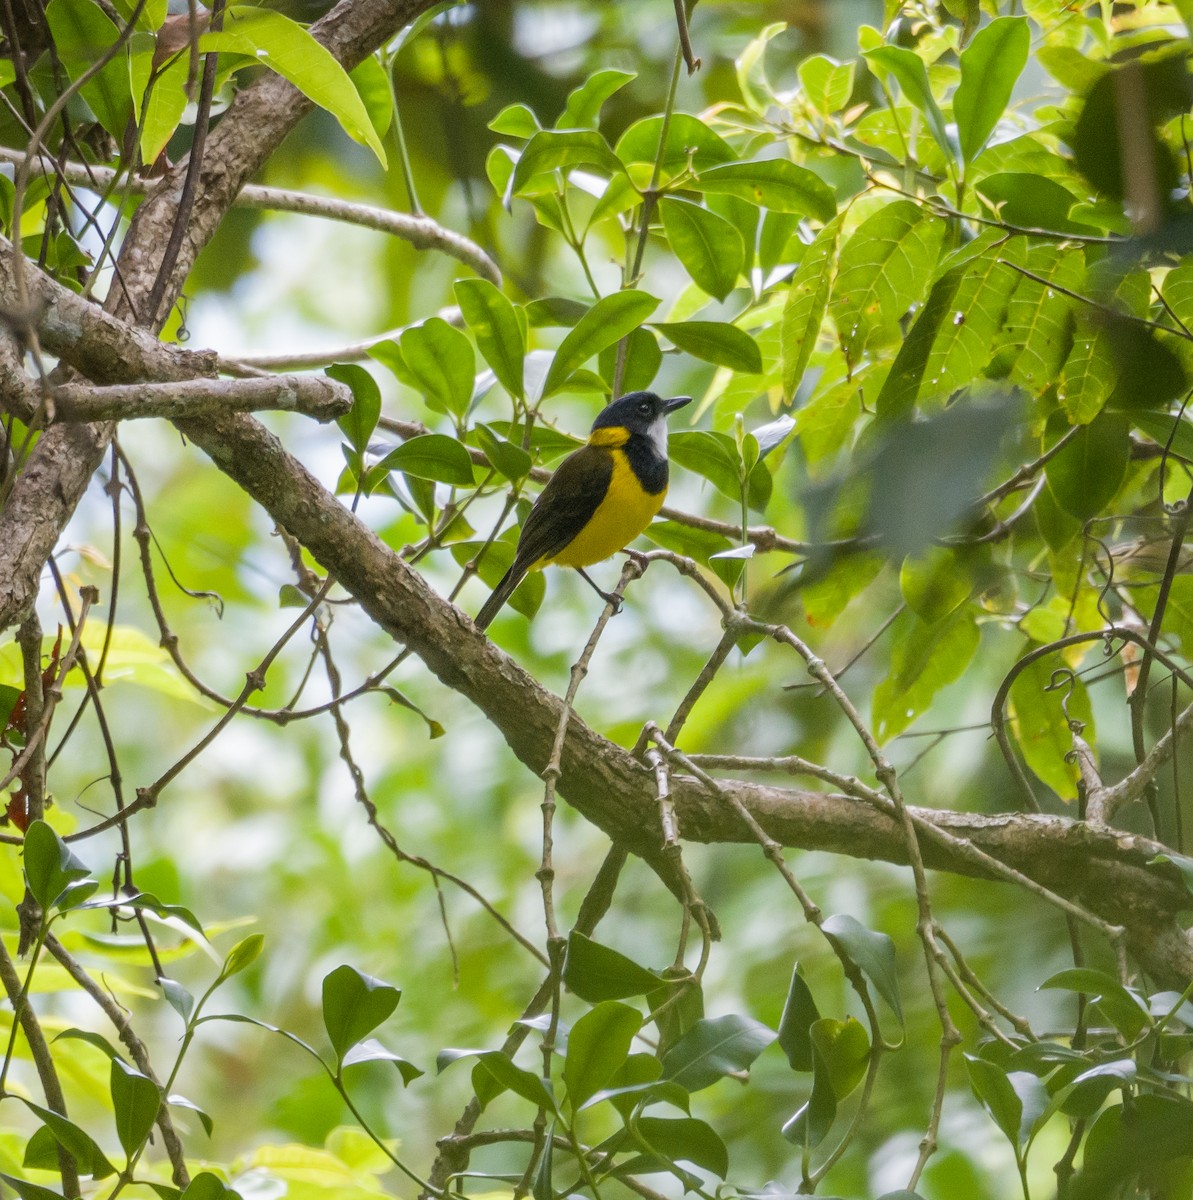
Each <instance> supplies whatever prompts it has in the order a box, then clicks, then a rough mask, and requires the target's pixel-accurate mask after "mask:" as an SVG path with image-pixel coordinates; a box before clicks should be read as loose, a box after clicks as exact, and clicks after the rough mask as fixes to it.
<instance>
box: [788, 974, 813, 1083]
mask: <svg viewBox="0 0 1193 1200" xmlns="http://www.w3.org/2000/svg"><path fill="white" fill-rule="evenodd" d="M818 1020H820V1012H819V1010H818V1009H817V1008H816V1001H815V1000H814V999H813V997H812V992H811V989H810V988H809V987H808V985H807V983H806V982H805V981H804V977H803V976H802V975H801V974H800V971H799V964H798V963H796V965H795V970H794V971H792V972H791V983H790V985H789V986H788V988H787V1003H786V1004H784V1005H783V1016H782V1017H781V1018H780V1020H779V1046H780V1048H781V1049H782V1051H783V1053H784V1054H786V1055H787V1061H788V1062H789V1063H790V1064H791V1069H792V1070H793V1071H810V1070H811V1069H812V1061H813V1060H812V1037H811V1034H810V1032H809V1031H810V1030H811V1028H812V1023H813V1022H814V1021H818Z"/></svg>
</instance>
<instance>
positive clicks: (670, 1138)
mask: <svg viewBox="0 0 1193 1200" xmlns="http://www.w3.org/2000/svg"><path fill="white" fill-rule="evenodd" d="M634 1128H635V1131H636V1132H637V1134H638V1136H639V1137H640V1138H641V1139H642V1140H643V1141H644V1142H645V1143H646V1144H647V1145H648V1146H649V1147H650V1149H651V1150H652V1151H653V1152H654V1154H655V1155H656V1156H658V1158H659V1159H660V1166H659V1167H658V1168H656V1169H666V1166H667V1165H668V1164H670V1163H674V1162H690V1163H692V1164H693V1165H694V1166H697V1167H702V1168H703V1169H704V1170H706V1171H711V1172H712V1173H713V1174H714V1175H716V1176H717V1177H718V1178H720V1179H724V1178H725V1176H726V1175H727V1174H728V1173H729V1151H728V1150H726V1149H725V1143H724V1142H723V1141H721V1138H720V1136H719V1135H718V1134H717V1132H716V1131H715V1130H714V1129H713V1128H712V1126H711V1125H709V1124H707V1123H706V1122H704V1121H699V1120H697V1119H696V1118H695V1117H672V1118H664V1117H639V1118H638V1120H637V1121H636V1122H635V1123H634ZM621 1169H622V1170H623V1171H624V1172H625V1173H626V1174H630V1173H631V1172H632V1171H634V1170H637V1171H642V1170H646V1169H649V1165H639V1166H637V1167H635V1166H634V1163H632V1162H631V1163H628V1164H626V1166H625V1167H623V1168H621Z"/></svg>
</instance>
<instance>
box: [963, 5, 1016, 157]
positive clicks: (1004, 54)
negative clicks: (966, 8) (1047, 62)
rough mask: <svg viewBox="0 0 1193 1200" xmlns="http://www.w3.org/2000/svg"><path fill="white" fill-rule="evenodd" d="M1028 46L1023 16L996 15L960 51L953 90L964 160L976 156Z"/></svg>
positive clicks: (999, 113)
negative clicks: (958, 77)
mask: <svg viewBox="0 0 1193 1200" xmlns="http://www.w3.org/2000/svg"><path fill="white" fill-rule="evenodd" d="M1030 49H1031V30H1030V28H1029V27H1028V23H1027V18H1026V17H996V18H995V19H994V20H993V21H991V22H990V24H989V25H987V26H986V28H985V29H982V30H980V31H979V32H978V34H977V36H976V37H975V38H974V39H973V41H972V42H970V44H969V46H968V47H967V48H966V49H965V50H963V51H962V52H961V83H960V84H959V85H958V87H957V91H956V92H955V93H954V94H953V116H954V117H955V118H956V121H957V136H958V138H959V140H960V142H961V156H962V158H964V159H965V162H966V163H971V162H973V160H974V159H975V158H977V156H978V155H979V154H980V153H981V151H982V148H983V147H984V146H985V145H986V142H987V141H988V140H989V138H990V135H991V133H993V132H994V127H995V126H996V125H997V124H998V120H999V118H1000V117H1001V116H1002V114H1003V111H1004V109H1005V108H1006V107H1007V105H1008V104H1009V103H1010V100H1011V92H1012V91H1013V90H1014V87H1015V81H1016V80H1017V79H1018V78H1019V76H1020V75H1021V74H1022V73H1023V68H1024V67H1025V66H1026V65H1027V55H1028V51H1029V50H1030Z"/></svg>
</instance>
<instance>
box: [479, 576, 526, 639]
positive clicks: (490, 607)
mask: <svg viewBox="0 0 1193 1200" xmlns="http://www.w3.org/2000/svg"><path fill="white" fill-rule="evenodd" d="M525 575H526V565H525V564H524V563H520V562H518V561H517V560H516V559H515V561H514V565H513V566H512V567H510V569H509V570H508V571H506V573H505V574H504V575H502V577H501V580H500V582H499V583H498V584H497V586H496V587H495V588H494V589H493V594H492V595H491V596H490V597H489V598H488V600H486V601H485V603H484V607H483V608H482V609H481V610H480V612H478V613H477V614H476V616H475V617H474V618H473V624H474V625H476V627H477V629H488V628H489V622H490V621H492V620H493V618H494V617H495V616H496V615H497V614H498V613H499V612H500V611H501V607H502V605H503V604H505V602H506V601H507V600H508V599H509V598H510V597H511V596H512V595H513V594H514V589H515V588H516V587H517V586H518V584H520V583H521V582H522V580H523V578H524V577H525Z"/></svg>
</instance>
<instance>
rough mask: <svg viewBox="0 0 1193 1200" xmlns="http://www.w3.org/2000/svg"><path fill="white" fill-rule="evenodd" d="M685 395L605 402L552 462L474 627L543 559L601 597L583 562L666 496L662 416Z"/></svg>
mask: <svg viewBox="0 0 1193 1200" xmlns="http://www.w3.org/2000/svg"><path fill="white" fill-rule="evenodd" d="M691 400H692V397H691V396H674V397H672V398H671V399H669V400H664V399H662V398H661V397H659V396H656V395H655V394H654V392H629V393H627V394H626V395H624V396H622V397H621V398H620V399H619V400H614V401H613V403H612V404H609V405H606V407H605V409H604V410H603V411H602V412H601V414H600V416H598V417H597V419H596V420H595V421H594V422H593V423H592V432H591V433H590V434H589V436H588V442H587V443H586V444H585V445H583V446H581V447H580V449H579V450H575V451H573V452H572V453H571V454H569V455H568V456H567V458H565V459H564V460H563V462H561V463H560V464H559V467H558V469H557V470H556V472H555V474H554V475H552V476H551V478H550V479H549V480H548V482H547V486H546V487H545V488H543V490H542V491H541V492H540V493H539V496H538V499H537V500H536V501H535V502H534V506H533V508H531V510H530V514H529V515H528V516H527V518H526V520H525V522H524V523H523V525H522V532H521V534H520V535H519V537H518V548H517V550H516V551H515V552H514V561H513V565H512V566H511V567H510V569H509V570H508V571H506V573H505V574H504V575H503V576H502V577H501V580H500V582H499V583H498V584H497V586H496V587H495V588H494V589H493V594H492V595H491V596H490V597H489V599H488V600H486V601H485V604H484V607H483V608H482V609H481V610H480V612H479V613H477V615H476V622H475V623H476V626H477V628H478V629H486V628H488V625H489V622H490V621H492V620H493V618H494V617H495V616H496V615H497V613H498V612H499V611H500V609H501V606H502V605H503V604H504V603H505V602H506V601H507V600H508V599H509V598H510V596H511V595H512V594H513V591H514V589H515V588H516V587H517V586H518V584H520V583H521V582H522V580H523V578H524V577H525V576H526V573H527V571H537V570H540V569H541V568H542V567H545V566H547V565H548V564H555V565H556V566H561V567H574V568H575V569H576V570H577V571H579V572H580V574H581V575H582V576H583V577H584V579H585V580H586V581H587V582H588V583H589V584H590V585H591V586H592V587H593V589H594V590H595V591H596V592H597V593H598V594H599V595H600V596H601V597H602V598H603V599H605V600H606V601H607V602H608V603H610V604H614V605H617V603H618V600H617V597H616V596H613V595H611V594H610V593H608V592H604V591H602V590H601V589H600V588H599V587H597V585H596V584H595V583H594V582H593V581H592V580H591V579H590V578H589V577H588V575H587V574H586V573H585V571H584V568H585V567H588V566H591V565H592V564H593V563H598V562H601V561H602V560H604V559H606V558H608V557H609V556H610V555H612V554H616V553H617V551H618V550H621V549H623V548H624V547H625V546H626V544H627V543H628V542H632V541H633V540H634V538H636V537H637V536H638V535H639V534H640V533H641V532H642V531H643V530H644V529H645V528H646V527H647V526H648V525H649V524H650V523H651V521H652V520H653V519H654V515H655V513H657V512H658V511H659V509H660V508H661V507H662V505H663V497H664V496H665V495H666V494H667V483H668V478H669V471H668V466H667V416H668V414H670V413H673V412H675V410H676V409H678V408H683V406H684V405H685V404H690V403H691Z"/></svg>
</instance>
